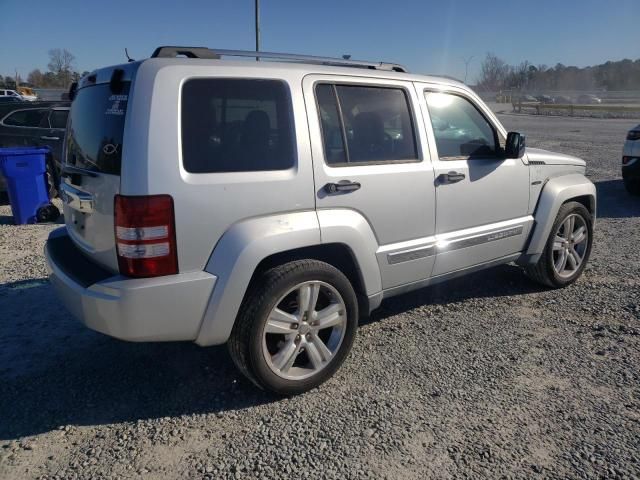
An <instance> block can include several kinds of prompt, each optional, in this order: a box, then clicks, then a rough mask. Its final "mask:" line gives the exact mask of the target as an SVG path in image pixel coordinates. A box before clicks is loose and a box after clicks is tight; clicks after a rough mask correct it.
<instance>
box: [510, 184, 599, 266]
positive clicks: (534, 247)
mask: <svg viewBox="0 0 640 480" xmlns="http://www.w3.org/2000/svg"><path fill="white" fill-rule="evenodd" d="M596 198H597V197H596V187H595V185H594V184H593V183H592V182H591V181H590V180H589V179H588V178H586V177H585V176H584V175H582V174H578V173H576V174H571V175H563V176H560V177H555V178H552V179H550V180H549V181H548V182H547V183H546V184H545V186H544V188H543V190H542V192H541V194H540V198H539V200H538V205H537V206H536V210H535V212H534V219H535V223H534V228H533V231H532V233H531V236H530V239H529V243H528V246H527V249H526V252H525V257H524V262H521V263H525V264H535V263H536V262H537V261H538V260H539V258H540V255H542V252H543V251H544V247H545V245H546V243H547V239H548V237H549V234H550V233H551V228H552V226H553V223H554V221H555V219H556V216H557V215H558V211H559V210H560V208H561V207H562V205H564V204H565V203H567V202H578V203H580V204H582V205H584V206H585V208H586V209H587V210H589V213H591V215H592V218H593V221H594V222H595V218H596Z"/></svg>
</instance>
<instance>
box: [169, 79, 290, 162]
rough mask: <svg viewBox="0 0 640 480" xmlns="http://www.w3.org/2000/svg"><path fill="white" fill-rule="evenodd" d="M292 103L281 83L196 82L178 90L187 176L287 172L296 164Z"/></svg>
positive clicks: (239, 81)
mask: <svg viewBox="0 0 640 480" xmlns="http://www.w3.org/2000/svg"><path fill="white" fill-rule="evenodd" d="M291 109H292V107H291V98H290V95H289V89H288V87H287V85H286V84H285V83H284V82H282V81H279V80H244V79H214V78H199V79H193V80H188V81H187V82H186V83H185V84H184V87H183V89H182V113H181V115H182V157H183V164H184V168H185V170H187V171H188V172H191V173H220V172H250V171H264V170H285V169H288V168H291V167H292V166H293V165H294V162H295V147H294V138H295V136H294V129H293V121H292V113H291Z"/></svg>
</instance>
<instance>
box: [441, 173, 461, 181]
mask: <svg viewBox="0 0 640 480" xmlns="http://www.w3.org/2000/svg"><path fill="white" fill-rule="evenodd" d="M465 178H466V175H465V174H464V173H460V172H449V173H441V174H440V175H438V182H439V183H457V182H459V181H461V180H464V179H465Z"/></svg>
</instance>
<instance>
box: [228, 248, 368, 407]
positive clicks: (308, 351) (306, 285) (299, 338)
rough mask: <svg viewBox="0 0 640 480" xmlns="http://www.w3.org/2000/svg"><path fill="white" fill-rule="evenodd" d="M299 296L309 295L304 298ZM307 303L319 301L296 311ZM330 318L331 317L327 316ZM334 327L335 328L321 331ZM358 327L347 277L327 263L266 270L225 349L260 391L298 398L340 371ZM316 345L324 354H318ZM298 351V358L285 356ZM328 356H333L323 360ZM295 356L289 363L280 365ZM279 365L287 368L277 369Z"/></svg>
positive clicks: (297, 263) (306, 262)
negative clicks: (311, 299)
mask: <svg viewBox="0 0 640 480" xmlns="http://www.w3.org/2000/svg"><path fill="white" fill-rule="evenodd" d="M316 289H317V291H318V293H316V294H315V295H316V296H315V297H314V296H313V294H312V292H314V291H316ZM303 291H304V292H311V293H309V296H306V297H305V296H304V295H306V293H302V292H303ZM307 298H317V301H316V302H315V303H314V305H315V306H314V308H313V309H300V308H299V307H298V305H299V304H300V303H304V302H305V301H306V300H305V299H307ZM301 299H302V300H301ZM312 303H313V302H312V301H310V302H309V303H308V305H311V304H312ZM276 307H277V309H278V310H275V309H276ZM316 308H317V309H318V311H316ZM329 308H330V309H331V310H328V309H329ZM303 310H304V313H303ZM282 311H284V312H285V313H286V314H287V316H286V318H285V320H284V322H281V321H280V318H282V317H280V312H282ZM329 312H333V313H331V315H330V316H328V314H329ZM292 317H295V318H296V319H297V320H298V323H297V325H296V324H295V322H294V321H293V320H292ZM307 319H311V320H309V322H307V321H306V320H307ZM314 319H315V320H314ZM327 319H328V320H327ZM268 320H269V322H268ZM288 322H292V323H288ZM332 322H333V323H336V325H334V326H330V327H322V326H321V325H324V324H328V323H332ZM338 322H339V325H338ZM314 325H315V326H314ZM357 326H358V302H357V298H356V294H355V292H354V290H353V287H352V285H351V283H350V282H349V280H348V279H347V277H345V275H344V274H343V273H342V272H340V271H339V270H338V269H336V268H335V267H333V266H331V265H329V264H327V263H324V262H320V261H317V260H297V261H293V262H289V263H286V264H284V265H280V266H278V267H275V268H272V269H270V270H267V271H266V272H264V273H262V274H261V275H260V276H259V277H258V278H256V279H255V281H253V282H252V284H251V285H250V286H249V289H248V291H247V295H246V296H245V300H244V302H243V304H242V306H241V308H240V312H239V314H238V317H237V319H236V322H235V325H234V327H233V330H232V332H231V336H230V338H229V342H228V348H229V353H230V354H231V358H232V359H233V361H234V363H235V364H236V366H237V367H238V369H239V370H240V371H241V372H242V373H243V374H244V375H245V376H246V377H247V378H248V379H249V380H251V381H252V382H253V383H255V384H256V385H257V386H258V387H260V388H262V389H264V390H268V391H270V392H273V393H275V394H278V395H297V394H300V393H303V392H306V391H308V390H311V389H313V388H315V387H317V386H319V385H320V384H322V383H323V382H324V381H326V380H327V379H329V378H330V377H331V376H332V375H333V374H334V373H335V372H336V371H337V370H338V368H340V366H341V365H342V363H343V362H344V360H345V358H346V357H347V355H348V354H349V351H350V350H351V346H352V345H353V341H354V339H355V335H356V329H357ZM312 328H313V329H316V330H309V329H312ZM320 328H323V329H320ZM289 329H291V330H289ZM274 331H276V332H277V333H273V332H274ZM281 331H283V332H286V333H282V332H281ZM290 332H291V333H290ZM309 339H310V340H309ZM318 341H320V342H322V343H323V344H324V345H325V347H326V349H327V350H323V349H321V348H318V347H319V344H318ZM294 347H295V349H296V350H292V349H294ZM297 349H299V353H294V354H293V355H292V356H287V352H289V351H292V352H298V350H297ZM329 350H331V353H332V355H325V353H326V352H327V351H329ZM312 353H313V355H312ZM318 355H320V357H318ZM293 356H295V358H294V361H293V362H292V363H290V361H289V360H287V361H284V360H286V359H287V358H289V359H290V358H293ZM312 358H313V359H315V362H312ZM327 358H328V360H327ZM318 360H320V363H318ZM281 363H285V366H283V367H282V368H281V369H279V368H278V365H279V364H281ZM317 365H319V366H317Z"/></svg>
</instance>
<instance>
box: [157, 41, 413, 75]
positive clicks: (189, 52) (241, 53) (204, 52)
mask: <svg viewBox="0 0 640 480" xmlns="http://www.w3.org/2000/svg"><path fill="white" fill-rule="evenodd" d="M178 55H184V56H185V57H188V58H209V59H219V58H221V57H251V58H256V59H258V58H271V59H278V60H286V61H288V62H297V63H313V64H318V65H336V66H341V67H356V68H369V69H372V70H387V71H390V72H406V71H407V69H406V68H404V67H403V66H402V65H398V64H396V63H385V62H366V61H363V60H350V59H345V58H333V57H318V56H316V55H296V54H294V53H274V52H255V51H251V50H217V49H211V48H207V47H173V46H165V47H158V48H156V49H155V51H154V52H153V54H152V55H151V58H174V57H177V56H178Z"/></svg>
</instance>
